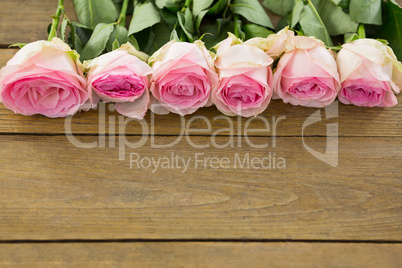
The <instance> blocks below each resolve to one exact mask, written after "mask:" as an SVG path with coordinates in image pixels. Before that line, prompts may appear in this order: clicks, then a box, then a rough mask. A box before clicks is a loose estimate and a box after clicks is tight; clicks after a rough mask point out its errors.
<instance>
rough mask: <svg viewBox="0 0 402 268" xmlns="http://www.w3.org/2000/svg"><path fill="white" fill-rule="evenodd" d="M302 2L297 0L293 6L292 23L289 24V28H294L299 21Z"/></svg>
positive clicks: (302, 6)
mask: <svg viewBox="0 0 402 268" xmlns="http://www.w3.org/2000/svg"><path fill="white" fill-rule="evenodd" d="M303 8H304V3H303V1H302V0H297V1H296V4H295V6H294V7H293V10H292V23H291V24H290V27H291V28H294V27H295V26H296V24H297V23H299V21H300V14H301V12H302V11H303Z"/></svg>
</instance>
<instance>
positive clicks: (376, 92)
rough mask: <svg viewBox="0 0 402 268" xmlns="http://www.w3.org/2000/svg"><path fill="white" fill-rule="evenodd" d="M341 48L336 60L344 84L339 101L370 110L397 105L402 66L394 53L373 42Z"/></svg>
mask: <svg viewBox="0 0 402 268" xmlns="http://www.w3.org/2000/svg"><path fill="white" fill-rule="evenodd" d="M342 47H343V48H342V49H341V51H339V53H338V57H337V59H336V62H337V64H338V69H339V73H340V76H341V83H342V89H341V91H340V92H339V95H338V98H339V100H340V101H341V102H342V103H345V104H354V105H357V106H367V107H373V106H380V107H390V106H394V105H396V104H397V103H398V101H397V99H396V97H395V95H394V92H395V93H399V90H400V87H402V64H401V62H398V60H397V59H396V56H395V54H394V52H393V51H392V49H391V48H390V47H388V46H387V45H384V44H383V43H381V42H379V41H377V40H373V39H358V40H355V41H353V42H352V43H348V44H344V45H343V46H342ZM393 91H394V92H393Z"/></svg>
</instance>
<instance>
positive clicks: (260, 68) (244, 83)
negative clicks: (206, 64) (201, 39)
mask: <svg viewBox="0 0 402 268" xmlns="http://www.w3.org/2000/svg"><path fill="white" fill-rule="evenodd" d="M233 41H234V39H233V38H232V37H229V38H227V39H226V40H224V41H223V42H222V43H221V44H220V45H219V48H218V50H217V57H216V59H215V66H216V68H217V70H218V73H219V78H220V81H219V83H218V84H217V85H215V87H214V88H213V90H212V101H213V102H214V104H215V105H216V107H217V108H218V110H219V111H221V112H222V113H224V114H225V115H229V116H234V115H241V116H246V117H249V116H256V115H258V114H260V113H262V112H263V111H264V110H265V109H266V108H267V106H268V104H269V102H270V101H271V97H272V92H273V90H272V85H273V80H272V70H271V67H270V65H271V64H272V63H273V59H272V58H271V57H270V56H268V55H267V54H266V53H265V52H264V51H263V50H261V49H259V48H257V47H255V46H251V45H245V44H235V42H233ZM236 43H237V42H236Z"/></svg>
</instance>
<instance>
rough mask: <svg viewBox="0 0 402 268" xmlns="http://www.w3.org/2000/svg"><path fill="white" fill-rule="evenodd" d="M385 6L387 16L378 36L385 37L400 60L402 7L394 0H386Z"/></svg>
mask: <svg viewBox="0 0 402 268" xmlns="http://www.w3.org/2000/svg"><path fill="white" fill-rule="evenodd" d="M387 7H388V12H389V18H388V20H387V22H386V23H385V24H384V26H383V28H382V29H381V31H380V34H379V36H378V37H380V38H384V39H386V40H387V41H388V42H389V45H390V46H391V47H392V49H393V50H394V53H395V55H396V57H397V58H398V60H400V61H402V9H401V8H400V7H399V6H398V4H397V3H396V2H395V1H394V0H388V1H387Z"/></svg>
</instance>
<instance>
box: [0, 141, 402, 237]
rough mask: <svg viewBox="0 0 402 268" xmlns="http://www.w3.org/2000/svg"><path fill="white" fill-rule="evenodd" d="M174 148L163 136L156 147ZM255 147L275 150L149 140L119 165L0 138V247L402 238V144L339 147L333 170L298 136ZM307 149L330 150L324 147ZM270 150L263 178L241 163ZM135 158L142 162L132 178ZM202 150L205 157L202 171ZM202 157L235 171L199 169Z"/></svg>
mask: <svg viewBox="0 0 402 268" xmlns="http://www.w3.org/2000/svg"><path fill="white" fill-rule="evenodd" d="M140 138H142V137H130V138H128V139H129V140H130V142H134V140H137V141H138V140H139V139H140ZM235 138H236V137H235ZM78 139H79V140H80V141H81V142H86V143H89V142H93V141H97V139H98V138H97V137H92V136H84V137H78ZM174 139H176V137H156V140H155V144H167V143H170V142H172V141H173V140H174ZM229 139H230V137H217V138H216V143H217V144H221V145H222V144H225V143H227V142H228V141H229ZM107 140H108V139H107ZM113 140H114V139H113ZM114 141H115V142H116V144H115V145H116V146H118V144H119V143H118V140H114ZM191 141H192V142H194V143H197V144H206V143H210V142H211V137H191ZM251 142H253V143H254V144H263V143H265V142H269V143H270V145H269V147H268V148H265V149H254V148H251V147H250V146H249V145H247V144H246V141H245V140H244V139H242V146H241V147H237V145H238V143H237V141H235V143H234V145H235V147H233V148H230V147H229V148H227V147H226V148H222V149H218V148H215V147H211V146H210V147H209V148H207V149H194V148H192V147H191V146H189V145H188V141H187V140H186V138H183V140H182V141H180V142H179V143H178V144H176V145H175V146H173V147H171V148H167V149H160V148H152V146H151V141H150V139H148V140H147V141H146V144H145V145H144V146H142V147H140V148H136V149H131V148H126V152H125V156H126V158H125V160H119V150H118V148H109V146H111V145H110V144H109V143H106V146H105V147H104V148H92V149H80V148H76V147H74V146H73V145H72V144H70V142H69V141H67V139H66V137H65V136H53V137H49V136H29V135H28V136H27V135H24V136H18V135H11V136H7V135H2V136H0V155H1V156H2V157H1V158H0V215H1V216H0V239H2V240H10V239H39V240H43V239H45V240H47V239H290V240H291V239H309V240H310V239H314V240H322V239H323V240H343V239H348V240H391V241H401V240H402V225H401V222H402V208H401V203H402V195H401V192H402V191H401V167H400V163H401V160H402V153H401V152H402V139H401V138H400V137H392V138H385V137H384V138H353V137H344V138H340V139H339V164H338V166H337V167H331V166H329V165H328V164H326V163H324V162H322V161H320V160H318V159H316V158H315V157H314V156H312V155H311V154H310V153H309V152H307V151H306V149H305V148H304V147H303V145H302V139H301V138H300V137H287V138H277V140H276V146H277V147H276V148H272V146H271V145H272V144H271V139H267V138H264V137H255V138H251ZM305 142H306V144H308V146H310V147H311V148H312V149H314V150H317V151H320V152H325V144H326V138H321V137H310V138H307V139H305ZM270 152H271V164H272V166H271V168H269V166H268V165H269V160H268V159H265V160H264V161H265V164H264V167H261V166H260V165H258V164H255V163H254V167H257V168H258V167H259V166H260V167H261V168H260V169H256V168H253V167H252V165H251V164H250V165H249V166H247V162H246V164H244V165H243V167H241V164H240V163H239V159H240V161H241V162H243V160H244V158H245V157H246V154H247V153H249V159H250V162H251V159H252V158H254V157H257V158H258V159H262V158H263V157H269V153H270ZM130 153H132V154H133V155H132V159H133V160H136V159H137V157H138V159H139V160H138V165H137V163H135V162H133V163H132V168H131V169H130ZM196 153H200V154H201V153H204V155H198V158H197V159H198V160H197V167H196V166H195V162H196V161H195V157H196V155H195V154H196ZM135 154H138V156H137V155H135ZM172 154H173V156H177V159H181V157H184V158H185V160H186V161H187V159H190V162H189V163H190V164H189V166H188V168H187V169H186V170H185V169H184V165H183V164H182V162H175V160H173V161H171V160H167V159H171V157H172ZM236 154H237V156H236ZM152 157H155V159H154V160H155V161H158V157H164V159H162V160H161V161H163V162H164V163H165V164H164V168H161V167H159V168H157V169H154V167H153V166H149V167H148V165H151V164H150V163H151V162H150V161H152V159H151V158H152ZM204 157H210V158H212V157H218V158H219V159H223V158H224V157H227V158H229V163H228V164H225V162H222V163H223V164H222V168H221V167H219V166H218V165H219V164H218V165H217V163H216V162H213V163H212V162H209V161H207V162H206V164H204V163H205V162H200V159H204ZM236 157H237V160H236ZM274 158H275V161H276V164H273V160H274ZM281 158H283V159H284V161H285V162H286V168H283V165H278V163H279V162H282V163H283V160H281ZM143 159H145V160H143ZM141 161H143V162H141ZM167 161H169V166H167V165H166V163H167ZM177 161H179V160H177ZM213 161H216V160H213ZM222 161H226V160H222ZM253 161H254V160H253ZM235 163H236V165H235ZM225 167H228V168H225ZM153 170H155V171H153Z"/></svg>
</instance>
